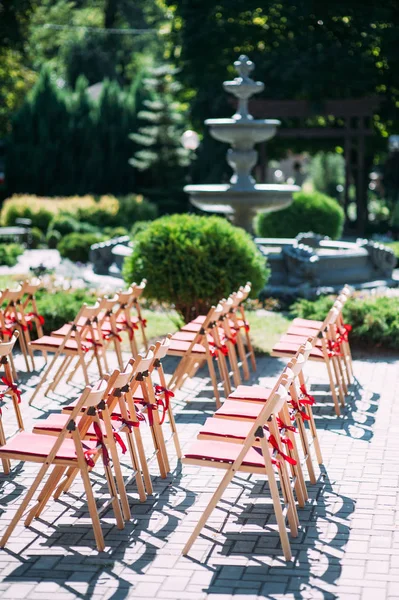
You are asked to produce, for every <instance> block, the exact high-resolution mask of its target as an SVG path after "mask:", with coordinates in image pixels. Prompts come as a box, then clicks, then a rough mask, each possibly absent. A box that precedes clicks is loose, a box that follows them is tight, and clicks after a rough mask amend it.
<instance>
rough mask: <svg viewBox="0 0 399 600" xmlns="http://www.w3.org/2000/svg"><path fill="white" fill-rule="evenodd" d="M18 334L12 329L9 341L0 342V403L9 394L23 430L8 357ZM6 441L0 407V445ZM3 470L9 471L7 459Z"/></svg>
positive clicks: (18, 392)
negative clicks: (1, 371)
mask: <svg viewBox="0 0 399 600" xmlns="http://www.w3.org/2000/svg"><path fill="white" fill-rule="evenodd" d="M18 336H19V333H18V331H14V333H13V334H12V338H11V340H10V341H9V342H0V365H1V367H2V369H3V371H4V374H3V375H2V376H1V378H0V381H1V382H2V384H0V404H1V405H3V403H4V398H5V397H6V396H9V397H10V398H11V400H12V404H13V407H14V412H15V416H16V418H17V423H18V429H19V431H23V429H24V422H23V419H22V414H21V409H20V406H19V405H20V403H21V392H20V391H19V389H18V387H17V385H16V383H15V381H14V378H13V373H12V369H11V366H10V358H11V353H12V351H13V348H14V345H15V342H16V341H17V339H18ZM5 443H6V436H5V433H4V428H3V411H2V408H1V407H0V446H4V444H5ZM2 463H3V470H4V473H5V474H6V475H7V474H8V473H9V472H10V469H11V465H10V461H9V460H8V459H3V460H2Z"/></svg>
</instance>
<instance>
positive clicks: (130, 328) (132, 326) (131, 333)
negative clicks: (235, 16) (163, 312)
mask: <svg viewBox="0 0 399 600" xmlns="http://www.w3.org/2000/svg"><path fill="white" fill-rule="evenodd" d="M120 324H121V325H123V327H125V328H126V329H127V331H128V332H129V338H130V340H132V339H133V338H134V330H135V329H138V328H139V326H138V325H137V323H132V324H130V323H128V322H127V321H126V319H125V320H124V321H121V323H120Z"/></svg>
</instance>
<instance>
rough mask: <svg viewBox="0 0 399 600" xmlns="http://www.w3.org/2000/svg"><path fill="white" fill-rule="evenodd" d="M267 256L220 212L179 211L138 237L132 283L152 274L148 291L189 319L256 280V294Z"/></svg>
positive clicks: (129, 268)
mask: <svg viewBox="0 0 399 600" xmlns="http://www.w3.org/2000/svg"><path fill="white" fill-rule="evenodd" d="M268 275H269V271H268V269H267V268H266V261H265V258H264V257H263V256H262V255H261V254H260V252H259V251H258V249H257V248H256V246H255V244H254V242H253V241H252V239H251V237H250V236H249V235H248V234H247V233H246V232H245V231H244V230H243V229H241V228H239V227H233V225H231V224H230V223H229V222H228V221H226V220H224V219H221V218H219V217H205V216H196V215H184V214H183V215H173V216H171V217H163V218H161V219H158V220H156V221H153V222H152V223H151V224H150V225H149V226H148V227H146V228H145V230H144V231H141V232H140V233H138V234H137V235H136V236H135V238H134V250H133V254H132V255H131V256H130V257H128V258H127V259H126V260H125V264H124V278H125V280H126V282H127V283H128V284H129V283H132V282H133V281H141V279H143V278H146V279H147V280H148V284H147V287H146V294H147V295H148V296H149V297H150V298H152V299H155V300H157V301H159V302H167V303H172V304H174V305H175V307H176V309H177V310H178V311H179V312H180V313H181V314H182V315H183V317H184V318H185V319H186V320H189V319H190V318H191V317H192V316H195V315H197V314H201V313H202V314H204V313H205V312H206V311H207V310H208V308H209V307H210V306H211V305H212V304H214V303H216V302H217V301H218V300H219V299H220V298H223V297H227V296H228V295H229V294H230V293H231V292H233V291H234V290H236V289H238V287H239V286H240V285H244V284H245V283H246V282H247V281H251V282H252V286H253V287H252V294H253V295H254V296H256V295H257V293H258V292H259V291H260V290H261V289H262V287H263V286H264V285H265V284H266V282H267V279H268Z"/></svg>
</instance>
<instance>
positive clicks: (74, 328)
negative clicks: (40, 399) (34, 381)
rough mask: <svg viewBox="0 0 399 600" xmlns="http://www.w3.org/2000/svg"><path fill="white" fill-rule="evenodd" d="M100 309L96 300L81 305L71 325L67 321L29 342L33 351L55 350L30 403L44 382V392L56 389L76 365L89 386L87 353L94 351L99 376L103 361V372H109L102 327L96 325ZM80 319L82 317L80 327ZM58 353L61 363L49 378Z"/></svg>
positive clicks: (75, 369)
mask: <svg viewBox="0 0 399 600" xmlns="http://www.w3.org/2000/svg"><path fill="white" fill-rule="evenodd" d="M99 312H100V305H99V304H98V303H96V304H95V306H87V304H83V306H82V308H81V309H80V311H79V312H78V314H77V316H76V318H75V320H74V321H73V323H72V324H66V325H64V326H63V327H62V328H61V329H59V330H57V331H55V332H53V333H52V334H51V335H44V336H43V337H41V338H39V339H37V340H34V341H33V342H31V343H30V346H31V348H32V349H33V350H41V351H45V352H54V356H53V359H52V360H51V361H50V363H49V364H48V365H47V366H46V369H45V371H44V374H43V375H42V378H41V380H40V382H39V384H38V385H37V387H36V389H35V391H34V393H33V395H32V397H31V399H30V401H29V404H32V402H33V400H34V399H35V397H36V396H37V394H38V393H39V391H40V390H41V388H42V386H43V385H44V384H46V385H48V388H47V390H46V395H47V394H48V393H50V391H54V390H55V389H56V387H57V386H58V384H59V383H60V381H61V380H62V378H63V377H65V375H67V374H70V375H71V377H73V376H74V375H75V373H76V371H77V369H78V368H79V367H81V368H82V371H83V376H84V380H85V384H86V385H89V373H88V368H87V363H88V362H89V361H86V357H87V358H90V354H94V357H95V360H96V364H97V368H98V373H99V375H100V377H102V375H103V373H104V369H103V365H102V361H103V362H104V368H105V371H108V364H107V358H106V354H105V352H104V340H103V335H102V331H101V328H99V327H98V314H99ZM82 320H84V325H83V326H82ZM61 356H62V357H63V359H62V362H61V364H60V366H59V367H58V369H57V371H56V373H55V374H54V376H53V379H50V378H49V376H50V373H51V371H52V370H53V368H54V366H55V363H56V361H57V360H58V358H59V357H61ZM68 370H69V371H68Z"/></svg>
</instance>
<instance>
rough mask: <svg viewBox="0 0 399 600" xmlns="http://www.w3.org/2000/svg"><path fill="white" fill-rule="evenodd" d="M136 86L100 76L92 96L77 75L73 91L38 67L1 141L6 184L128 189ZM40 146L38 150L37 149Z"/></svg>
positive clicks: (59, 189)
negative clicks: (97, 94) (99, 86)
mask: <svg viewBox="0 0 399 600" xmlns="http://www.w3.org/2000/svg"><path fill="white" fill-rule="evenodd" d="M136 96H137V90H136V87H134V86H132V87H131V88H128V89H126V90H122V89H121V87H120V86H119V85H118V84H117V83H116V82H114V81H104V82H103V84H102V91H101V94H100V97H99V99H98V100H93V99H91V98H90V97H89V95H88V93H87V80H84V79H82V78H80V79H79V80H78V82H77V87H76V91H75V92H74V91H73V90H69V89H67V88H63V89H60V88H58V87H57V84H56V81H54V77H52V75H51V74H50V73H49V71H48V70H47V69H43V71H42V72H41V74H40V77H39V79H38V81H37V83H36V84H35V86H34V87H33V90H32V93H31V94H30V95H28V97H27V98H26V100H25V102H24V103H23V105H22V106H21V108H20V110H19V111H18V112H17V113H16V114H15V117H14V119H13V124H12V132H11V135H10V138H9V141H8V144H7V148H6V151H7V154H6V169H7V189H8V191H11V192H21V193H22V192H24V193H25V192H29V193H34V194H39V195H47V196H56V195H64V196H65V195H72V194H80V195H82V194H86V193H94V194H102V193H104V192H107V193H108V192H110V193H115V194H121V195H123V194H128V193H129V192H130V191H131V190H132V189H135V187H136V186H135V181H136V180H135V172H134V170H133V169H131V168H130V167H129V164H128V159H129V157H130V156H131V153H132V151H134V144H132V142H131V141H129V138H128V134H129V132H131V131H135V129H136ZM38 149H40V151H38Z"/></svg>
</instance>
